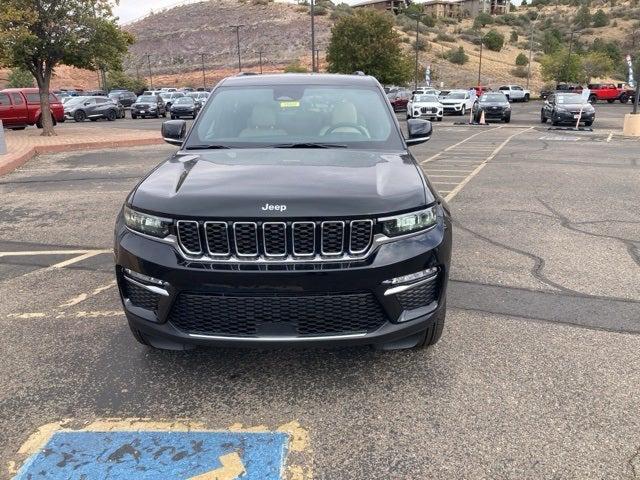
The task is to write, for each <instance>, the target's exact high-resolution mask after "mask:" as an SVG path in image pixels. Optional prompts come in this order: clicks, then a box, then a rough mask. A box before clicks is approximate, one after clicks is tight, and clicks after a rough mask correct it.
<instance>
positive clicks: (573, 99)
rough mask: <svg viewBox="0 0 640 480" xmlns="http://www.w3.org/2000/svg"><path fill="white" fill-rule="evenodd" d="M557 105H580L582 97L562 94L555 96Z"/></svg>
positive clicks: (573, 94)
mask: <svg viewBox="0 0 640 480" xmlns="http://www.w3.org/2000/svg"><path fill="white" fill-rule="evenodd" d="M556 100H557V101H558V103H560V104H562V103H582V95H579V94H577V93H562V94H559V95H557V96H556Z"/></svg>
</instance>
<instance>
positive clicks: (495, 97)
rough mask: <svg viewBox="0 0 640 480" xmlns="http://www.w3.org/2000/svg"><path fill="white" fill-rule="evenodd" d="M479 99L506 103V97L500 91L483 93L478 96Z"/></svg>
mask: <svg viewBox="0 0 640 480" xmlns="http://www.w3.org/2000/svg"><path fill="white" fill-rule="evenodd" d="M480 101H481V102H502V103H507V97H505V96H504V95H503V94H502V93H485V94H484V95H482V96H481V97H480Z"/></svg>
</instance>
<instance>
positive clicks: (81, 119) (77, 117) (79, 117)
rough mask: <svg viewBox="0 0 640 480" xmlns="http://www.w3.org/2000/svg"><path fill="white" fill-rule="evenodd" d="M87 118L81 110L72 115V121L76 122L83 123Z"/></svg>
mask: <svg viewBox="0 0 640 480" xmlns="http://www.w3.org/2000/svg"><path fill="white" fill-rule="evenodd" d="M86 118H87V115H86V114H85V113H84V112H83V111H82V110H78V111H77V112H76V113H75V114H74V115H73V119H74V120H75V121H76V122H84V121H85V120H86Z"/></svg>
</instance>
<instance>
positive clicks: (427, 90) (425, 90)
mask: <svg viewBox="0 0 640 480" xmlns="http://www.w3.org/2000/svg"><path fill="white" fill-rule="evenodd" d="M413 94H414V95H436V96H437V95H440V90H436V89H435V88H433V87H418V88H417V89H416V90H414V91H413Z"/></svg>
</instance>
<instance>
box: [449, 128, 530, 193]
mask: <svg viewBox="0 0 640 480" xmlns="http://www.w3.org/2000/svg"><path fill="white" fill-rule="evenodd" d="M533 128H534V127H529V128H526V129H524V130H520V131H519V132H516V133H514V134H512V135H510V136H509V137H507V139H506V140H505V141H504V142H502V143H501V144H500V145H498V147H496V149H495V150H494V151H493V152H491V155H489V156H488V157H487V158H485V159H484V160H483V161H482V163H480V165H478V166H477V167H476V168H475V170H474V171H473V172H471V173H470V174H469V175H468V176H467V178H465V179H464V180H463V181H462V182H460V184H458V186H457V187H456V188H454V189H453V190H451V192H449V193H448V194H447V196H446V197H445V200H446V201H447V202H450V201H451V200H452V199H453V198H454V197H455V196H456V195H457V194H458V192H460V190H462V189H463V188H464V186H465V185H466V184H467V183H469V181H470V180H471V179H472V178H473V177H475V176H476V175H477V174H478V173H479V172H480V170H482V169H483V168H484V166H485V165H486V164H487V162H489V161H491V160H493V159H494V158H495V157H496V155H497V154H498V153H500V150H502V149H503V148H504V147H505V145H507V143H509V142H510V141H511V139H513V138H514V137H516V136H518V135H520V134H522V133H525V132H528V131H530V130H533Z"/></svg>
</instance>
